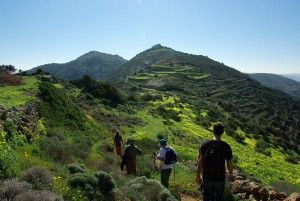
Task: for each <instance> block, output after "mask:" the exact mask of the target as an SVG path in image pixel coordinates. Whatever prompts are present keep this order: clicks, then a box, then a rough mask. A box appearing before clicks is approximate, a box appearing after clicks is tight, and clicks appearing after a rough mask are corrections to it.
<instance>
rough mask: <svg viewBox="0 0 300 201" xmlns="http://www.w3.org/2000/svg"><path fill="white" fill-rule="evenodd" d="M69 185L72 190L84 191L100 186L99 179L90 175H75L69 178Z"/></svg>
mask: <svg viewBox="0 0 300 201" xmlns="http://www.w3.org/2000/svg"><path fill="white" fill-rule="evenodd" d="M68 184H69V185H70V186H71V187H72V188H81V189H83V190H85V189H87V188H89V187H93V188H94V187H95V186H97V184H98V179H97V178H96V177H95V176H93V175H90V174H88V173H75V174H72V175H71V176H70V177H69V178H68Z"/></svg>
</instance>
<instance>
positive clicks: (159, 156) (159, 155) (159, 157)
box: [157, 150, 164, 161]
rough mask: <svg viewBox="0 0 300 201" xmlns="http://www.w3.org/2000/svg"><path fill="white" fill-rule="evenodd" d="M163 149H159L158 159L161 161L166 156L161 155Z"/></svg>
mask: <svg viewBox="0 0 300 201" xmlns="http://www.w3.org/2000/svg"><path fill="white" fill-rule="evenodd" d="M161 155H162V154H161V150H159V152H158V154H157V159H158V160H160V161H163V160H164V157H162V156H161Z"/></svg>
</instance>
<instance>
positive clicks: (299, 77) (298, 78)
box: [282, 73, 300, 82]
mask: <svg viewBox="0 0 300 201" xmlns="http://www.w3.org/2000/svg"><path fill="white" fill-rule="evenodd" d="M282 76H284V77H287V78H290V79H293V80H296V81H297V82H300V73H291V74H282Z"/></svg>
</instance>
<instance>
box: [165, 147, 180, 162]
mask: <svg viewBox="0 0 300 201" xmlns="http://www.w3.org/2000/svg"><path fill="white" fill-rule="evenodd" d="M163 148H164V149H165V150H166V155H165V159H164V163H165V164H166V165H170V164H174V163H176V162H177V154H176V152H175V150H174V149H173V148H172V147H163Z"/></svg>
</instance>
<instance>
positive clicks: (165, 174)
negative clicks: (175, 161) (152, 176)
mask: <svg viewBox="0 0 300 201" xmlns="http://www.w3.org/2000/svg"><path fill="white" fill-rule="evenodd" d="M171 172H172V169H162V170H161V172H160V181H161V184H162V185H163V186H164V187H166V188H169V178H170V175H171Z"/></svg>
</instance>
